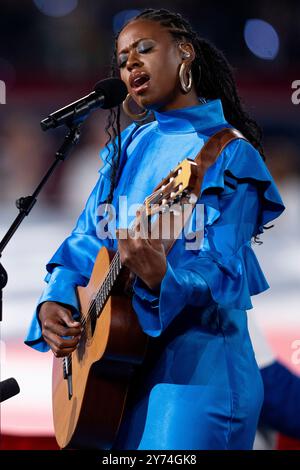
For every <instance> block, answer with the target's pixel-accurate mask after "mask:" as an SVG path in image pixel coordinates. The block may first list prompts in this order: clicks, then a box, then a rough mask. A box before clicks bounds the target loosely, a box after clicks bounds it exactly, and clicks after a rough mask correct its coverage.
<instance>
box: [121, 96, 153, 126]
mask: <svg viewBox="0 0 300 470" xmlns="http://www.w3.org/2000/svg"><path fill="white" fill-rule="evenodd" d="M130 98H131V95H130V93H128V95H127V96H126V98H125V100H124V101H123V103H122V107H123V110H124V113H126V114H127V116H129V117H130V118H131V119H133V121H137V122H139V121H144V120H145V119H147V117H148V115H149V111H147V109H144V111H142V112H141V113H139V114H134V113H133V112H132V111H131V110H130V109H129V100H130Z"/></svg>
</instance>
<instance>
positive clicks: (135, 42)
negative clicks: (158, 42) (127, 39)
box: [118, 38, 154, 55]
mask: <svg viewBox="0 0 300 470" xmlns="http://www.w3.org/2000/svg"><path fill="white" fill-rule="evenodd" d="M145 39H150V40H151V41H154V39H151V38H140V39H137V41H134V42H133V43H132V44H130V45H129V46H128V47H125V49H122V50H121V51H120V52H118V55H120V54H124V52H127V51H128V49H130V48H132V47H135V46H137V45H138V43H139V42H141V41H144V40H145Z"/></svg>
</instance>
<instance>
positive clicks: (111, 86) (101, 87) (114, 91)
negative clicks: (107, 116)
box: [94, 77, 128, 109]
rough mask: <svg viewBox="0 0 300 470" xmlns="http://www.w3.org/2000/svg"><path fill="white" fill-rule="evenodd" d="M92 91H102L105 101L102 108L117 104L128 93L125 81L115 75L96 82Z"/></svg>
mask: <svg viewBox="0 0 300 470" xmlns="http://www.w3.org/2000/svg"><path fill="white" fill-rule="evenodd" d="M94 91H95V92H96V93H103V95H104V96H105V102H104V105H103V106H102V108H103V109H109V108H113V107H114V106H118V105H119V104H121V103H122V101H124V100H125V98H126V96H127V93H128V91H127V87H126V85H125V83H124V82H123V81H122V80H121V79H120V78H116V77H111V78H105V79H104V80H101V81H100V82H97V83H96V85H95V86H94Z"/></svg>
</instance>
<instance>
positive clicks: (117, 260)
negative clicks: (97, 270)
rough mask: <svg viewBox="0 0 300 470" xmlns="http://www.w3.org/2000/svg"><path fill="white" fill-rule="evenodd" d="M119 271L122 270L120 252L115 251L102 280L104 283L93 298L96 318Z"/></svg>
mask: <svg viewBox="0 0 300 470" xmlns="http://www.w3.org/2000/svg"><path fill="white" fill-rule="evenodd" d="M121 269H122V263H121V257H120V252H119V251H116V253H115V255H114V257H113V259H112V261H111V263H110V265H109V270H108V272H107V274H106V276H105V278H104V281H103V282H102V284H101V287H100V288H99V290H98V292H97V294H96V296H95V298H94V302H95V306H96V313H97V316H98V315H99V314H100V312H101V311H102V308H103V306H104V304H105V302H106V300H107V299H108V297H109V295H110V293H111V291H112V289H113V287H114V285H115V283H116V281H117V278H118V276H119V274H120V272H121Z"/></svg>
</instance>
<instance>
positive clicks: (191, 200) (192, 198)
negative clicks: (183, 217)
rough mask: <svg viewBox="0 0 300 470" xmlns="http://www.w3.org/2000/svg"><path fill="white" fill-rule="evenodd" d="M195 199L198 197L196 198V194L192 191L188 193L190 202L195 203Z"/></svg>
mask: <svg viewBox="0 0 300 470" xmlns="http://www.w3.org/2000/svg"><path fill="white" fill-rule="evenodd" d="M197 199H198V198H197V196H196V194H194V193H192V194H191V195H190V197H189V202H190V203H191V204H195V202H197Z"/></svg>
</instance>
